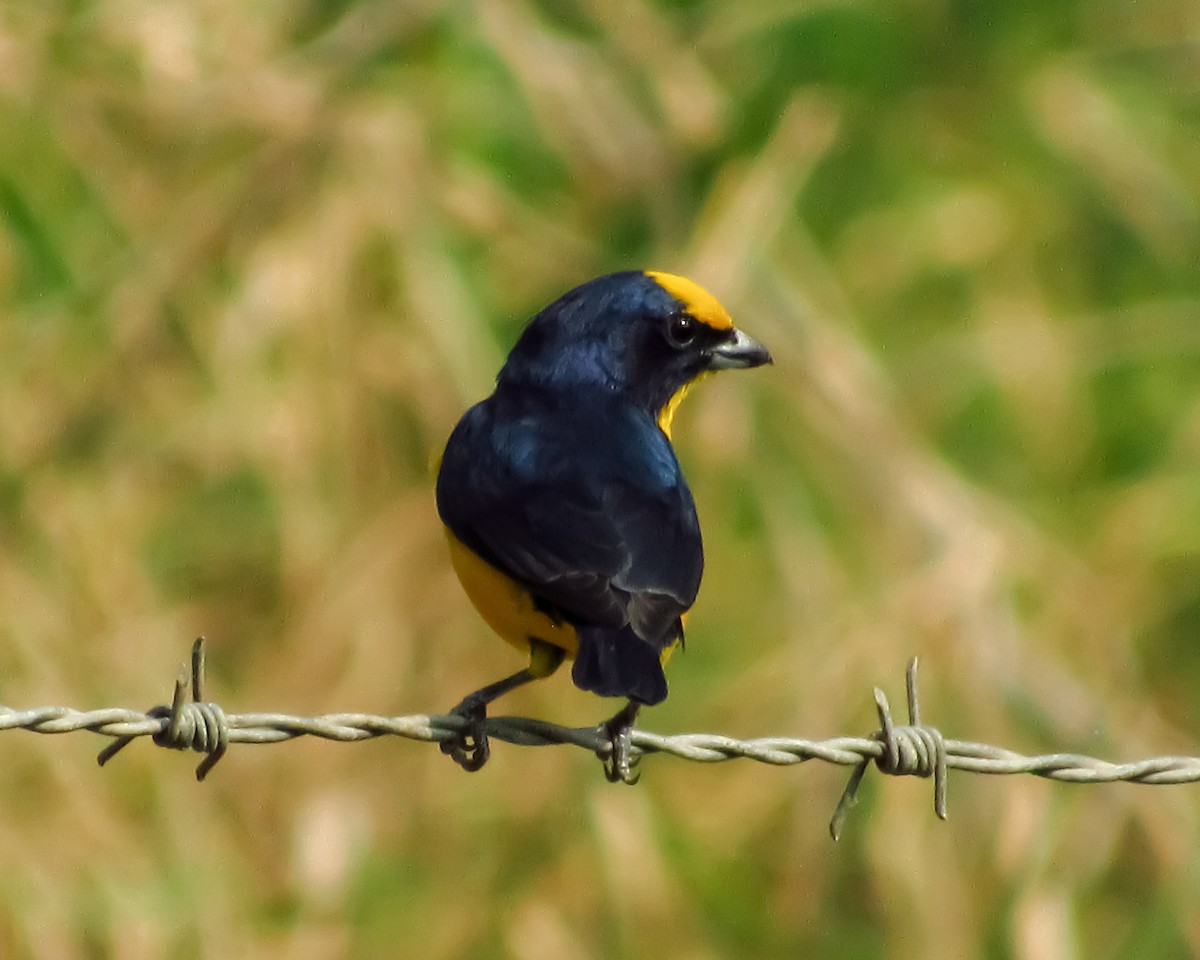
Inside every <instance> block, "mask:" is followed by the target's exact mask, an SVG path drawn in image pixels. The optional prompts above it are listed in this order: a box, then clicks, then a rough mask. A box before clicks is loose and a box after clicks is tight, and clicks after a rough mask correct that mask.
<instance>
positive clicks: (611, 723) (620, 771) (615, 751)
mask: <svg viewBox="0 0 1200 960" xmlns="http://www.w3.org/2000/svg"><path fill="white" fill-rule="evenodd" d="M641 710H642V705H641V704H640V703H638V702H637V701H636V700H630V701H629V702H628V703H627V704H625V706H624V707H622V708H621V709H620V710H619V711H618V712H617V713H616V714H615V715H614V716H613V717H612V718H610V719H608V720H606V721H605V722H604V723H602V724H600V730H601V731H602V732H603V733H604V734H605V736H607V737H608V742H609V753H608V756H607V757H601V759H602V760H604V775H605V776H606V777H607V778H608V782H609V783H628V784H631V785H632V784H635V783H637V782H638V777H639V774H638V773H636V772H635V771H634V768H635V767H636V766H637V764H638V759H639V758H638V757H635V756H633V751H632V747H633V736H632V734H633V725H634V723H635V722H636V721H637V717H638V714H639V713H640V712H641Z"/></svg>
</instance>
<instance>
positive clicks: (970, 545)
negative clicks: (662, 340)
mask: <svg viewBox="0 0 1200 960" xmlns="http://www.w3.org/2000/svg"><path fill="white" fill-rule="evenodd" d="M1198 263H1200V8H1198V7H1197V6H1196V4H1195V3H1194V2H1193V0H1145V2H1139V3H1125V2H1120V0H1091V2H1086V0H1047V2H1038V3H1033V2H1028V0H1016V2H1013V0H971V2H968V0H941V2H916V0H911V2H906V3H904V2H902V3H885V2H870V0H858V2H851V0H846V2H836V0H831V2H798V0H797V2H788V0H770V2H762V3H755V4H749V3H747V4H737V3H718V2H670V3H667V2H658V3H656V2H650V0H616V2H598V0H576V2H566V0H564V2H554V3H551V2H541V3H538V2H533V0H492V2H481V3H477V4H472V3H467V2H458V3H454V2H440V0H420V2H412V3H398V2H391V3H384V2H371V0H363V2H351V0H341V2H317V0H307V2H306V0H294V2H284V3H260V2H246V0H186V2H185V0H155V2H144V0H107V2H104V3H96V2H86V0H77V2H70V3H68V2H64V0H45V2H40V3H37V4H21V3H6V4H3V5H0V610H2V611H3V616H0V701H3V702H5V703H9V704H11V705H14V706H32V705H36V704H46V703H62V704H67V705H71V706H75V707H79V708H88V707H93V706H109V705H120V706H134V705H146V706H148V705H150V704H151V703H155V702H160V701H161V700H162V699H163V698H164V697H166V696H167V694H168V691H169V688H170V683H171V680H172V677H173V675H174V672H175V670H176V668H177V665H178V664H179V663H180V662H181V661H182V659H183V658H184V657H185V656H186V653H187V650H188V646H189V644H190V641H191V638H192V637H193V636H194V635H196V634H200V633H203V634H205V635H207V636H208V637H209V642H210V655H209V660H210V677H209V687H210V689H209V696H211V697H212V698H214V699H216V700H218V701H221V702H223V703H224V704H225V705H226V706H227V707H228V708H230V709H236V710H276V709H277V710H286V711H291V712H298V713H306V714H307V713H322V712H327V711H342V710H362V711H367V712H377V713H411V712H422V711H434V712H436V711H442V710H445V709H447V708H448V707H449V706H451V705H452V704H453V703H455V702H456V701H457V700H458V699H459V698H460V697H461V696H462V695H463V694H464V693H466V692H467V691H469V690H472V689H474V688H475V687H477V686H478V685H479V684H480V683H482V682H485V681H488V680H491V679H493V678H494V677H496V676H499V675H501V674H503V673H507V672H509V671H511V670H513V669H516V666H517V664H516V662H515V660H514V656H513V654H512V652H511V651H510V650H509V649H508V648H507V647H506V646H505V645H503V644H501V643H498V642H496V641H494V639H493V638H491V637H490V636H489V635H488V633H487V630H486V628H485V627H484V626H483V624H482V623H481V622H480V621H479V620H478V619H477V617H476V616H475V614H474V613H473V612H472V611H471V609H470V608H469V606H468V604H467V602H466V601H465V599H464V597H463V596H462V594H461V592H460V589H459V587H458V586H457V584H456V583H455V582H454V579H453V575H452V573H451V572H450V569H449V565H448V563H447V561H446V558H445V556H444V553H443V544H442V541H441V534H440V530H439V527H438V524H437V522H436V518H435V512H434V507H433V498H432V485H431V480H430V476H429V472H428V464H429V461H430V458H431V456H432V455H433V454H434V453H436V452H437V451H438V450H439V448H440V445H441V443H442V442H443V440H444V438H445V436H446V434H447V433H448V431H449V429H450V427H451V426H452V424H453V423H454V421H455V419H456V418H457V417H458V415H459V414H460V413H461V412H462V410H463V409H464V408H465V407H466V406H467V405H468V404H469V403H471V402H472V401H474V400H476V399H478V398H479V397H481V396H482V395H484V394H485V393H486V392H487V391H488V390H489V385H490V382H491V378H492V377H493V375H494V373H495V371H496V370H497V368H498V366H499V364H500V362H501V361H502V358H503V356H504V354H505V352H506V350H507V348H508V347H509V346H510V345H511V343H512V342H513V341H514V339H515V338H516V336H517V333H518V331H519V329H520V326H521V323H522V322H523V320H524V319H525V318H527V317H528V316H529V315H531V314H532V313H533V312H534V311H536V310H537V309H538V308H539V307H540V306H542V305H544V304H545V303H546V302H548V301H549V300H551V299H553V298H554V297H556V296H557V295H558V294H560V293H561V292H563V291H564V290H566V289H567V288H569V287H571V286H573V285H575V284H576V283H578V282H580V281H582V280H584V279H586V278H588V277H590V276H593V275H596V274H599V273H603V272H607V271H609V270H614V269H622V268H629V267H640V266H650V267H657V268H661V269H668V270H673V271H676V272H682V273H686V274H688V275H690V276H693V277H695V278H696V279H697V280H699V281H700V282H701V283H703V284H704V285H705V286H707V287H709V288H710V289H712V290H713V291H714V292H715V293H716V294H717V295H718V297H719V298H720V299H722V300H723V301H724V302H725V304H726V305H727V306H728V307H729V308H730V310H731V312H732V313H733V315H734V317H735V318H736V319H737V320H738V321H739V323H740V324H741V325H742V326H744V327H745V328H746V329H747V330H749V331H751V332H752V333H754V334H755V335H757V336H759V337H761V338H762V339H763V340H765V341H766V342H767V343H768V344H769V345H770V347H771V349H772V351H773V352H774V354H775V357H776V366H775V367H773V368H771V369H769V370H767V371H756V372H755V373H753V374H748V375H745V376H737V377H725V378H719V379H717V380H716V381H714V382H710V383H707V384H705V385H704V388H703V389H702V390H698V391H696V393H695V394H693V396H692V399H691V400H690V401H689V404H688V405H687V406H686V407H685V409H684V410H683V412H682V414H681V417H680V420H679V426H678V429H677V431H676V434H677V438H678V445H679V447H680V451H681V458H682V459H683V461H684V464H685V467H686V468H687V469H688V472H689V476H690V478H691V480H692V485H693V488H694V490H695V492H696V496H697V500H698V502H699V505H700V509H701V513H702V517H703V519H704V523H705V533H706V542H707V546H708V554H709V558H710V559H709V566H708V572H707V576H706V580H705V584H704V589H703V591H702V594H701V599H700V602H699V604H698V607H697V609H696V611H695V613H694V615H693V618H692V621H691V623H690V624H689V626H690V631H689V646H688V652H687V655H686V656H685V657H682V658H677V660H676V662H674V663H673V664H672V668H673V669H672V696H671V698H670V699H669V700H668V701H667V703H666V704H664V705H663V706H662V707H661V708H656V709H655V710H653V711H651V712H650V713H649V714H648V715H647V716H646V718H645V720H644V725H645V726H646V727H648V728H650V729H655V730H660V731H663V732H689V731H701V730H703V731H717V732H726V733H730V734H733V735H741V736H757V735H772V734H777V735H788V734H791V735H805V736H812V737H820V736H828V735H835V734H841V733H861V732H865V731H867V730H869V729H871V727H872V726H873V723H874V718H873V709H872V704H871V698H870V689H871V687H872V686H873V685H876V684H880V685H883V686H884V687H885V688H887V689H888V690H889V691H890V692H891V693H892V696H893V700H894V701H897V702H899V701H900V700H901V699H902V694H901V689H902V687H901V679H902V672H903V666H904V663H905V660H906V659H907V658H908V657H909V656H910V655H911V654H914V653H917V654H920V655H921V656H922V658H923V693H924V699H925V713H926V717H927V719H928V720H929V721H930V722H933V723H936V724H938V725H939V726H941V727H942V729H943V730H944V731H945V732H946V733H947V735H948V736H957V737H963V738H968V739H978V740H984V741H990V742H993V743H998V744H1001V745H1004V746H1010V747H1013V748H1017V749H1023V750H1036V751H1040V750H1057V749H1063V750H1082V751H1089V752H1093V753H1097V754H1100V755H1103V756H1108V757H1111V758H1113V759H1134V758H1139V757H1142V756H1149V755H1152V754H1159V753H1171V752H1179V753H1192V754H1195V753H1197V752H1198V751H1200V698H1198V697H1197V690H1198V689H1200V644H1197V642H1196V634H1197V632H1198V631H1200V470H1198V468H1197V464H1198V460H1200V392H1198V389H1197V388H1198V387H1200V266H1198ZM609 706H610V705H609V704H603V703H600V702H599V701H596V700H595V699H594V698H589V697H587V696H585V695H582V694H580V693H578V692H577V691H574V690H573V689H572V688H571V686H570V684H569V682H568V681H567V680H566V678H564V677H560V678H555V679H553V680H551V681H548V682H546V683H543V684H539V685H537V686H536V687H535V688H533V689H529V690H526V691H522V692H521V693H519V694H516V695H514V696H512V697H511V698H509V699H508V700H507V701H506V702H505V709H506V710H508V711H511V712H521V713H530V714H534V715H538V716H544V717H547V718H551V719H556V720H559V721H562V722H568V723H578V724H584V723H590V722H593V721H594V720H597V719H599V718H600V717H601V716H602V715H604V714H605V711H606V710H607V709H608V707H609ZM100 745H101V742H100V741H99V740H97V739H93V738H89V737H85V736H82V735H75V736H72V737H70V738H64V739H62V740H51V739H47V738H45V737H33V736H29V735H25V734H19V733H10V734H8V735H6V736H4V737H3V740H2V741H0V765H2V768H3V771H4V772H3V775H2V776H0V856H2V857H3V863H4V867H5V869H4V870H3V872H2V873H0V957H4V958H6V960H42V958H53V960H74V958H80V960H85V958H86V960H94V958H121V960H124V958H134V960H137V958H158V957H164V956H167V955H170V956H172V957H175V958H179V960H188V958H198V960H199V958H206V960H207V958H221V960H227V958H233V957H254V958H268V960H269V958H273V957H279V958H283V957H287V958H294V960H306V958H343V957H345V958H360V957H361V958H368V957H420V958H423V960H440V958H464V960H467V958H486V957H511V958H516V960H539V958H549V957H553V958H561V960H576V958H578V960H588V958H601V957H643V956H655V957H660V958H664V960H665V958H676V957H678V958H714V957H740V958H760V957H761V958H775V957H795V956H821V957H823V956H838V957H854V958H858V957H863V958H874V957H889V958H891V957H896V958H929V957H981V958H982V957H987V958H1010V957H1011V958H1028V960H1050V958H1074V957H1088V958H1106V957H1128V956H1137V957H1186V956H1195V955H1198V954H1200V862H1198V861H1197V858H1196V851H1197V849H1198V844H1200V801H1198V795H1197V792H1196V789H1195V788H1193V787H1171V788H1137V787H1130V786H1124V785H1115V786H1103V787H1087V788H1082V787H1079V788H1073V787H1069V786H1065V785H1061V784H1059V785H1056V784H1048V783H1043V782H1038V781H1032V780H1025V779H1017V778H1014V779H1005V780H985V779H983V778H979V777H968V776H965V775H956V776H953V777H952V781H951V820H950V822H949V823H947V824H941V823H938V822H936V821H935V820H934V818H933V816H932V813H931V812H930V810H929V795H930V794H929V785H928V784H927V783H923V782H909V781H889V782H887V783H875V782H872V783H871V784H870V785H869V786H868V787H867V789H866V793H867V797H866V802H865V803H864V804H863V805H862V806H860V808H859V809H858V810H856V812H855V814H854V815H853V817H852V819H851V821H850V824H849V827H848V831H847V833H848V835H847V836H846V837H845V838H844V839H843V841H842V843H841V844H840V845H837V846H834V845H833V844H831V843H830V842H829V840H828V838H827V835H826V832H825V830H826V823H827V820H828V817H829V814H830V812H831V811H832V808H833V805H834V803H835V801H836V799H837V795H838V792H839V791H840V789H841V786H842V783H843V782H844V778H845V771H843V770H839V769H833V768H824V767H819V766H816V765H806V766H805V767H804V768H802V769H791V770H777V769H767V768H759V767H757V766H755V765H751V764H732V765H723V766H720V767H713V768H704V767H697V766H695V765H690V764H685V763H682V762H676V761H671V760H667V759H656V760H653V761H650V762H648V763H647V764H646V765H645V770H644V776H643V780H642V782H641V784H640V785H639V786H638V787H637V788H636V789H632V790H630V789H625V788H623V787H612V786H610V785H608V784H607V783H605V782H604V781H603V778H602V777H601V775H600V770H599V765H598V764H597V763H596V762H594V761H591V760H589V758H587V757H585V756H584V755H582V754H580V753H579V752H577V751H568V750H544V751H528V750H523V751H522V750H517V749H515V748H506V747H505V746H503V745H498V746H497V749H496V753H495V756H494V758H493V760H492V762H491V764H489V766H488V767H487V768H486V769H485V770H484V771H483V772H481V773H480V774H478V775H475V776H464V775H463V774H462V773H461V772H460V771H459V770H458V769H457V768H456V767H454V766H453V765H452V764H451V763H449V761H447V760H445V758H443V757H441V756H440V755H439V754H438V753H437V751H436V750H434V749H431V748H430V747H428V746H420V745H416V744H410V743H405V742H400V741H396V742H378V743H371V744H366V745H360V746H348V745H332V744H326V743H309V742H299V743H294V744H290V745H286V746H277V747H273V748H271V749H256V748H250V747H246V748H241V749H237V750H235V751H233V752H232V754H231V755H230V756H229V757H228V758H227V759H226V760H225V761H224V762H223V763H222V764H221V765H220V767H218V769H217V770H216V771H215V773H214V775H213V776H212V777H211V778H210V780H209V782H207V783H205V784H204V785H203V786H197V785H196V784H195V783H194V781H193V779H192V773H191V771H192V767H193V766H194V759H193V758H192V757H189V756H179V757H174V756H170V755H167V754H165V753H163V752H161V751H156V750H152V749H150V748H149V747H148V746H146V745H145V744H139V745H136V746H135V747H133V748H131V749H130V750H128V751H126V752H125V753H124V754H123V755H122V756H121V758H120V760H119V761H118V762H116V763H115V764H114V765H113V766H112V767H111V768H107V769H105V770H103V771H101V770H99V769H97V768H96V766H95V764H94V761H93V757H94V754H95V752H96V750H97V749H98V747H99V746H100Z"/></svg>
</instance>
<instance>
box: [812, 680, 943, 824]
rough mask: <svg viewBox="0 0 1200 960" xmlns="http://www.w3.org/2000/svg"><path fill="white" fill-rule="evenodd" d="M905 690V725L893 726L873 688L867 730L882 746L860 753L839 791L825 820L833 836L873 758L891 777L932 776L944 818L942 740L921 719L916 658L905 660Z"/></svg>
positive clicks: (935, 803)
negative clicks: (872, 722) (872, 721)
mask: <svg viewBox="0 0 1200 960" xmlns="http://www.w3.org/2000/svg"><path fill="white" fill-rule="evenodd" d="M904 679H905V689H906V692H907V694H908V725H907V726H896V724H895V723H894V722H893V720H892V708H891V706H890V705H889V704H888V698H887V695H886V694H885V693H884V692H883V691H882V690H880V689H879V688H878V687H876V688H875V709H876V711H877V712H878V714H879V729H878V730H876V731H875V732H874V733H872V734H871V739H872V740H875V741H877V742H878V743H879V744H880V745H881V747H882V749H881V750H880V752H879V753H878V754H877V755H875V756H874V757H867V756H864V757H863V758H862V759H861V760H860V761H858V763H856V764H855V766H854V770H853V771H852V772H851V774H850V779H849V780H848V781H847V783H846V789H844V790H843V791H842V796H841V799H839V800H838V805H837V807H836V809H835V810H834V811H833V817H832V818H831V819H830V821H829V835H830V836H831V837H833V839H834V840H837V839H838V838H840V837H841V835H842V828H843V827H844V826H845V824H846V817H847V816H849V814H850V810H851V808H852V807H853V806H854V805H855V803H857V802H858V788H859V786H860V785H861V784H862V779H863V776H864V775H865V774H866V772H867V765H868V764H870V763H871V762H872V760H874V762H875V766H876V767H877V768H878V769H879V770H880V772H882V773H886V774H888V775H889V776H893V777H933V809H934V812H935V813H936V814H937V815H938V817H939V818H940V819H942V820H945V819H946V816H947V813H946V771H947V760H946V741H945V738H944V737H943V736H942V733H941V731H940V730H938V729H937V728H936V727H928V726H925V725H924V724H923V723H921V703H920V697H919V696H918V691H917V658H916V657H913V658H912V659H911V660H909V661H908V670H907V671H906V672H905V677H904Z"/></svg>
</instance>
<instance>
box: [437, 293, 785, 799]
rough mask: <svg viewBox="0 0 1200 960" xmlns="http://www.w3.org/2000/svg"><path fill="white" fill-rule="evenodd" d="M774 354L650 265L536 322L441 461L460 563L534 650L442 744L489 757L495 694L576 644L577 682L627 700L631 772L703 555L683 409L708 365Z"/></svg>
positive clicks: (492, 620)
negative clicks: (681, 445)
mask: <svg viewBox="0 0 1200 960" xmlns="http://www.w3.org/2000/svg"><path fill="white" fill-rule="evenodd" d="M770 360H771V358H770V355H769V354H768V353H767V351H766V349H765V348H764V347H763V346H762V344H760V343H759V342H758V341H756V340H754V339H752V338H751V337H748V336H747V335H746V334H744V333H742V332H741V331H740V330H738V329H736V328H735V327H734V326H733V322H732V321H731V320H730V317H729V314H728V313H726V311H725V309H724V308H723V307H722V306H721V305H720V304H719V303H718V302H717V301H716V299H715V298H713V296H712V295H711V294H709V293H708V292H707V291H705V290H704V289H702V288H701V287H699V286H698V285H697V284H695V283H693V282H692V281H690V280H687V279H685V278H683V277H678V276H674V275H672V274H666V273H658V272H654V271H647V272H635V271H630V272H625V273H615V274H612V275H610V276H605V277H600V278H598V279H596V280H592V281H590V282H589V283H585V284H583V285H582V286H580V287H576V288H575V289H574V290H572V291H570V292H569V293H567V294H566V295H565V296H563V297H561V298H560V299H559V300H557V301H555V302H554V303H552V304H551V305H550V306H548V307H546V309H544V310H543V311H542V312H541V313H539V314H538V315H537V316H536V317H534V318H533V320H532V321H531V322H530V323H529V325H528V326H527V327H526V328H525V331H524V333H523V334H522V335H521V337H520V339H519V340H518V341H517V344H516V346H514V347H513V349H512V352H511V353H510V354H509V356H508V360H507V362H506V363H505V364H504V367H503V369H502V370H501V371H500V375H499V376H498V377H497V380H496V389H495V391H494V392H493V393H492V395H491V396H490V397H488V398H487V399H486V400H483V401H482V402H480V403H478V404H476V405H475V406H474V407H472V408H471V409H470V410H468V411H467V413H466V414H465V415H464V416H463V418H462V420H460V421H459V423H458V426H456V427H455V428H454V432H453V433H452V434H451V435H450V440H449V442H448V443H447V445H446V451H445V453H444V455H443V457H442V461H441V468H440V471H439V474H438V482H437V505H438V512H439V513H440V515H441V518H442V521H443V523H444V524H445V526H446V536H447V539H448V541H449V544H450V556H451V560H452V563H453V565H454V569H455V572H456V573H457V574H458V577H459V579H460V581H461V582H462V584H463V587H464V588H465V589H466V592H467V595H468V596H469V597H470V598H471V601H472V602H473V603H474V605H475V607H476V609H477V610H478V611H479V613H480V614H481V615H482V616H483V618H484V620H486V621H487V622H488V624H489V625H490V626H491V627H492V629H494V630H495V631H496V633H498V634H499V635H500V636H501V637H503V638H504V639H505V640H507V641H508V642H509V643H511V644H513V645H514V646H515V647H517V648H518V649H520V650H522V651H523V652H525V653H527V654H528V655H529V666H527V667H526V668H524V669H523V670H520V671H518V672H517V673H514V674H513V675H512V676H510V677H506V678H504V679H503V680H500V681H498V682H496V683H493V684H490V685H489V686H486V687H484V688H482V689H481V690H478V691H476V692H475V693H473V694H471V695H470V696H468V697H466V698H465V699H464V700H463V701H462V702H461V703H460V704H459V705H458V706H457V707H455V708H454V709H455V712H456V713H458V714H460V715H462V716H464V717H466V718H467V719H468V720H469V721H470V726H469V728H468V731H467V732H466V733H464V734H463V735H461V736H459V737H457V738H455V739H452V740H448V741H444V742H443V744H442V749H443V751H444V752H446V753H448V754H449V755H451V756H453V757H454V759H455V760H456V761H457V762H458V763H460V764H461V765H462V766H463V767H464V768H466V769H468V770H478V769H479V768H480V767H481V766H483V764H484V763H485V762H486V760H487V757H488V744H487V738H486V736H485V735H484V733H483V729H482V725H483V720H484V718H485V716H486V709H487V705H488V704H489V703H490V702H491V701H492V700H494V699H496V698H497V697H499V696H500V695H501V694H503V693H506V692H507V691H509V690H511V689H513V688H514V687H517V686H520V685H521V684H523V683H527V682H529V681H531V680H534V679H538V678H540V677H545V676H548V675H550V674H551V673H553V672H554V671H555V670H556V669H557V668H558V667H559V665H560V664H561V663H562V662H563V660H564V659H568V658H573V659H574V666H573V669H572V671H571V676H572V679H573V680H574V681H575V684H576V686H578V687H580V688H581V689H584V690H589V691H592V692H594V693H597V694H599V695H600V696H604V697H625V698H627V700H628V703H627V705H626V707H625V708H624V709H622V710H621V711H620V712H619V713H618V714H617V715H616V716H614V717H613V718H612V719H611V720H609V721H608V722H607V723H606V725H605V729H606V730H607V732H608V735H609V738H610V739H611V741H612V744H613V750H612V754H611V759H610V763H609V766H608V768H607V769H608V773H609V776H610V778H611V779H621V780H627V781H629V780H632V779H633V778H632V776H631V771H630V758H629V734H630V730H631V729H632V726H633V722H634V720H635V719H636V717H637V713H638V711H639V710H640V708H641V706H642V705H651V704H655V703H659V702H660V701H661V700H663V699H664V698H665V697H666V695H667V680H666V676H665V675H664V673H663V667H664V665H665V663H666V661H667V659H668V657H669V656H670V655H671V653H672V652H673V651H674V650H675V649H676V648H677V647H678V646H680V645H681V644H682V642H683V617H684V614H685V613H686V611H687V610H688V608H689V607H691V605H692V603H693V602H694V601H695V599H696V592H697V590H698V589H699V587H700V577H701V573H702V572H703V569H704V551H703V547H702V545H701V539H700V525H699V521H698V520H697V517H696V507H695V504H694V503H693V501H692V494H691V491H690V490H689V489H688V486H687V482H686V481H685V480H684V478H683V473H682V472H681V471H680V468H679V461H678V460H677V459H676V457H675V451H674V450H673V449H672V447H671V439H670V438H671V421H672V417H673V416H674V413H675V410H676V408H677V406H678V404H679V401H680V400H681V399H682V398H683V395H684V393H686V391H687V390H688V388H689V387H690V386H691V385H692V384H693V383H695V382H696V380H697V379H699V378H701V377H702V376H704V375H705V374H707V373H710V372H713V371H717V370H723V369H733V368H744V367H756V366H759V365H761V364H764V363H769V362H770Z"/></svg>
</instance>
